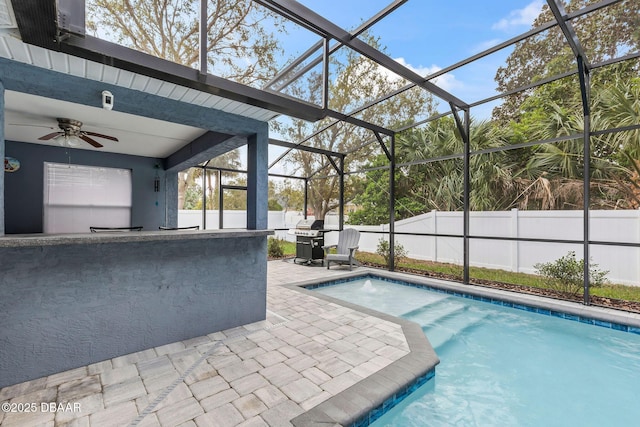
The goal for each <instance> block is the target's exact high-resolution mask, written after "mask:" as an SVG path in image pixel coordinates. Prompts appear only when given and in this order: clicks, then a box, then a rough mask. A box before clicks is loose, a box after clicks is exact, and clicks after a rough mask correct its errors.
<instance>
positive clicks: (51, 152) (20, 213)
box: [4, 141, 177, 234]
mask: <svg viewBox="0 0 640 427" xmlns="http://www.w3.org/2000/svg"><path fill="white" fill-rule="evenodd" d="M67 153H68V154H67ZM6 155H7V156H11V157H15V158H16V159H18V160H20V169H19V170H18V171H17V172H14V173H10V174H5V177H4V178H5V192H4V199H5V203H4V205H5V222H4V224H5V233H7V234H15V233H42V211H43V206H42V200H43V187H44V177H43V174H44V166H43V165H44V162H55V163H68V162H69V161H71V163H73V164H78V165H86V166H102V167H113V168H123V169H131V171H132V173H131V176H132V181H133V182H132V185H133V200H132V209H131V225H132V226H139V225H141V226H143V227H144V229H145V230H157V229H158V227H159V226H161V225H165V204H166V203H167V198H166V197H165V191H166V187H167V186H166V185H161V186H160V191H159V192H158V193H156V192H154V188H153V180H154V178H155V174H156V171H157V169H156V168H155V165H162V160H161V159H155V158H151V157H140V156H127V155H123V154H115V153H105V152H96V151H90V150H77V149H67V148H63V147H55V146H50V145H40V144H28V143H22V142H12V141H7V142H6ZM69 156H70V157H69ZM158 174H159V176H160V179H161V182H163V181H164V180H163V178H164V172H163V170H162V169H160V170H159V171H158ZM171 175H172V176H173V177H175V179H176V183H177V176H176V175H175V174H171ZM163 183H164V182H163ZM169 200H170V202H171V203H172V204H176V205H177V195H175V198H172V199H169ZM156 202H157V204H156ZM87 232H89V230H87Z"/></svg>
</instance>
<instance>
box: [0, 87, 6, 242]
mask: <svg viewBox="0 0 640 427" xmlns="http://www.w3.org/2000/svg"><path fill="white" fill-rule="evenodd" d="M4 156H5V152H4V83H3V82H2V81H1V80H0V159H2V164H3V166H2V173H0V236H4V173H5V172H4Z"/></svg>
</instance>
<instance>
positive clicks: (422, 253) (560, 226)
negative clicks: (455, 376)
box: [178, 209, 640, 286]
mask: <svg viewBox="0 0 640 427" xmlns="http://www.w3.org/2000/svg"><path fill="white" fill-rule="evenodd" d="M208 215H211V216H210V217H209V216H208V217H207V228H217V226H218V220H217V211H210V213H208ZM224 215H225V216H224V227H225V228H232V227H239V228H244V227H245V226H246V214H245V213H244V212H243V211H225V213H224ZM210 218H211V219H210ZM300 219H302V214H301V213H300V212H286V213H285V212H269V228H272V229H274V228H293V227H295V224H296V222H297V221H298V220H300ZM201 222H202V213H201V211H180V213H179V216H178V223H179V225H180V226H186V225H201ZM233 224H236V225H233ZM337 226H338V218H337V217H336V216H335V215H327V217H326V218H325V227H326V228H337ZM345 227H353V228H357V229H359V230H361V231H374V232H388V231H389V225H388V224H381V225H379V226H351V225H345ZM582 230H583V223H582V211H520V210H518V209H513V210H511V211H500V212H471V214H470V224H469V233H470V234H471V235H472V236H492V237H493V236H495V237H517V238H536V239H557V240H581V239H582ZM395 231H396V233H433V234H435V233H437V234H451V235H462V212H439V211H432V212H429V213H426V214H422V215H418V216H416V217H413V218H409V219H405V220H402V221H397V222H396V224H395ZM590 234H591V235H590V240H592V241H607V242H618V243H640V210H618V211H591V212H590ZM276 236H277V237H280V238H283V239H286V240H289V241H295V236H291V235H287V233H286V231H284V232H277V233H276ZM387 236H388V235H387V234H374V233H362V234H361V237H360V250H362V251H366V252H375V251H376V248H377V246H378V241H379V239H381V238H385V239H386V238H387ZM337 239H338V233H337V232H330V233H326V234H325V242H326V244H333V243H336V242H337ZM396 243H399V244H401V245H402V246H403V247H404V248H405V249H406V250H407V251H408V256H410V257H411V258H416V259H422V260H430V261H437V262H445V263H453V264H459V265H461V264H462V261H463V252H462V238H457V237H434V236H404V235H396ZM582 249H583V248H582V244H565V243H539V242H522V241H520V242H513V241H500V240H484V239H472V240H471V241H470V243H469V258H470V264H471V265H472V266H478V267H486V268H494V269H501V270H506V271H515V272H522V273H535V269H534V267H533V266H534V264H536V263H539V262H549V261H554V260H556V259H558V258H560V257H561V256H563V255H566V254H567V252H568V251H575V253H576V256H577V257H578V259H580V258H582V256H583V250H582ZM590 251H591V253H590V256H591V261H592V262H593V263H596V264H598V268H600V269H602V270H609V274H608V275H607V278H608V279H609V281H610V282H612V283H620V284H628V285H636V286H640V248H635V247H624V246H604V245H591V247H590Z"/></svg>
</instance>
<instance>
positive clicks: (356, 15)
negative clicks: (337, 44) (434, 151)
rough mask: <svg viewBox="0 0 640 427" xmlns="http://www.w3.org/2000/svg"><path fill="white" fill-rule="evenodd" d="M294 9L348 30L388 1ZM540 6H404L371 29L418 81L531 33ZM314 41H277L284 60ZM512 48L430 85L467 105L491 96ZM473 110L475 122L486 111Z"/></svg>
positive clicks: (465, 0) (324, 1) (494, 1)
mask: <svg viewBox="0 0 640 427" xmlns="http://www.w3.org/2000/svg"><path fill="white" fill-rule="evenodd" d="M300 3H302V4H304V5H305V6H307V7H308V8H310V9H312V10H314V11H315V12H317V13H319V14H320V15H322V16H324V17H326V18H328V19H329V20H331V21H332V22H334V23H335V24H337V25H338V26H340V27H342V28H344V29H346V30H352V29H354V28H356V27H357V26H358V25H359V24H360V23H361V22H363V21H365V20H367V19H369V18H370V17H371V16H373V15H375V14H376V13H377V12H378V11H379V10H381V9H383V8H384V7H385V6H387V5H388V4H389V3H390V0H321V1H319V0H302V1H300ZM544 3H545V2H544V0H491V1H477V0H475V1H470V0H454V1H452V0H439V1H435V0H409V1H408V2H406V3H405V4H404V5H402V6H400V7H399V8H398V9H397V10H395V11H394V12H392V13H391V14H390V15H389V16H387V17H386V18H384V19H383V20H382V21H380V22H378V23H377V24H376V25H374V26H373V28H372V32H373V33H374V34H375V35H376V36H379V37H380V40H381V43H382V45H383V46H384V47H385V51H386V53H387V54H388V55H389V56H390V57H391V58H393V59H395V60H396V61H397V62H399V63H401V64H403V65H405V66H407V67H409V68H411V69H413V70H414V71H416V72H418V73H419V74H421V75H428V74H431V73H433V72H435V71H437V70H440V69H442V68H444V67H447V66H449V65H452V64H454V63H456V62H458V61H460V60H463V59H465V58H467V57H469V56H472V55H474V54H476V53H478V52H481V51H483V50H485V49H487V48H489V47H492V46H494V45H496V44H498V43H500V42H502V41H505V40H508V39H510V38H512V37H514V36H516V35H519V34H522V33H524V32H526V31H527V30H529V29H530V28H531V24H532V23H533V20H534V19H535V18H536V17H537V16H538V14H539V13H540V10H541V9H542V5H543V4H544ZM316 40H318V38H317V37H316V36H314V35H312V34H311V33H309V32H307V31H306V30H300V31H295V29H294V30H293V31H291V32H290V34H288V35H287V36H283V37H282V43H283V45H284V46H285V50H286V51H287V53H288V54H294V55H295V53H298V54H300V53H302V52H304V51H305V50H306V49H307V48H308V47H309V46H310V45H312V44H313V42H314V41H316ZM511 50H512V48H507V49H504V50H503V51H500V52H497V53H495V54H493V55H490V56H489V57H486V58H484V59H482V60H480V61H479V62H477V63H475V64H473V65H467V66H465V67H463V68H461V69H458V70H455V71H453V72H452V73H450V74H447V75H444V76H442V77H440V78H438V80H437V81H435V83H436V84H438V85H439V86H441V87H442V88H443V89H446V90H447V91H449V92H451V93H453V94H454V95H456V96H457V97H458V98H460V99H462V100H464V101H466V102H473V101H477V100H480V99H483V98H486V97H489V96H491V95H494V94H495V93H496V92H495V86H496V85H495V81H494V76H495V73H496V70H497V68H498V67H499V66H500V65H502V64H504V61H505V58H506V57H507V56H508V54H509V53H510V52H511ZM493 106H494V105H491V106H488V108H484V109H483V108H481V107H478V108H477V109H476V110H475V111H473V112H472V115H474V116H475V117H477V118H481V119H488V118H489V117H490V114H491V109H492V108H493Z"/></svg>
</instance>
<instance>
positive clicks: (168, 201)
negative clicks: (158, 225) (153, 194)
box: [164, 172, 178, 227]
mask: <svg viewBox="0 0 640 427" xmlns="http://www.w3.org/2000/svg"><path fill="white" fill-rule="evenodd" d="M164 188H165V192H164V197H165V218H164V224H165V226H167V227H177V226H178V173H177V172H166V173H165V174H164Z"/></svg>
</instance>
